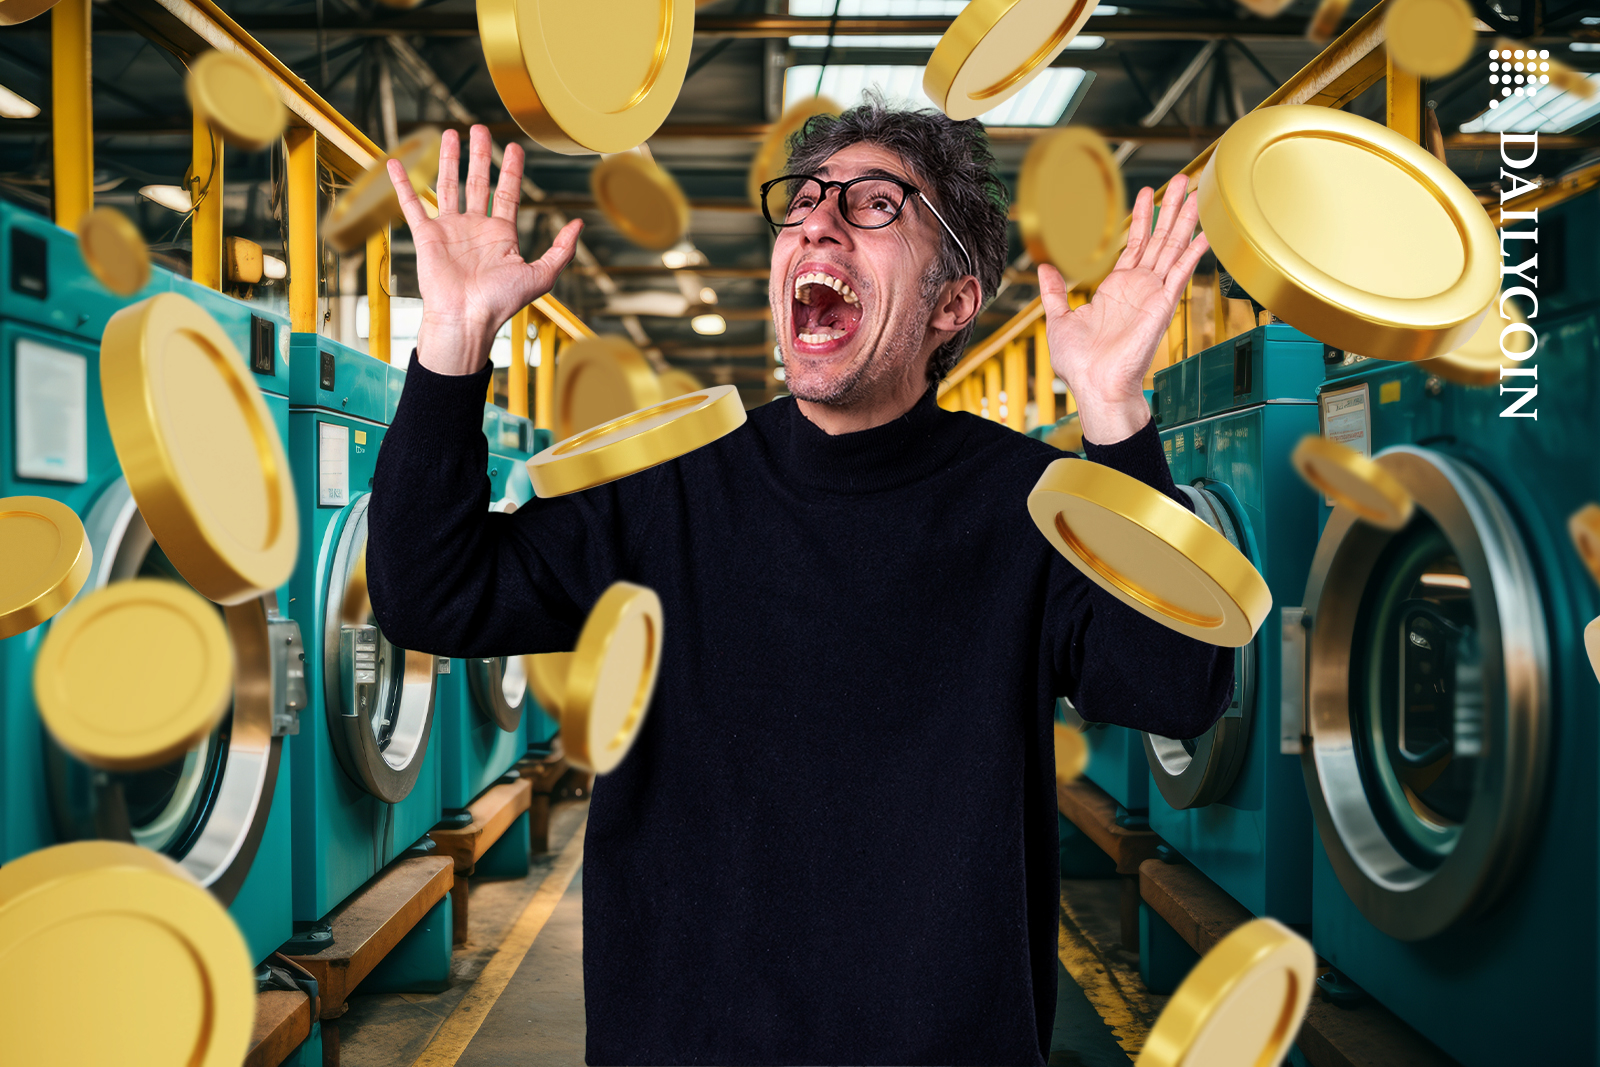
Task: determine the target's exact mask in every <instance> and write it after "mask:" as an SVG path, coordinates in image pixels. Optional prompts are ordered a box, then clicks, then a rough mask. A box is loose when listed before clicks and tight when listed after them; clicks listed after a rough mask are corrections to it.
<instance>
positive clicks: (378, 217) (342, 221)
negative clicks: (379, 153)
mask: <svg viewBox="0 0 1600 1067" xmlns="http://www.w3.org/2000/svg"><path fill="white" fill-rule="evenodd" d="M441 136H442V135H441V134H440V132H439V130H438V129H437V128H435V127H433V126H426V127H424V128H422V129H420V130H418V131H416V132H415V133H413V134H412V135H411V136H410V137H407V138H406V139H405V140H404V141H402V142H400V145H399V147H397V148H396V149H395V150H394V151H393V152H392V153H391V154H390V155H389V156H387V157H385V158H384V159H380V160H379V161H378V162H376V163H374V164H373V165H372V166H370V167H368V168H367V169H366V170H364V171H362V172H361V176H360V177H359V178H357V179H356V180H355V181H353V182H351V183H350V188H348V189H346V190H345V191H344V192H342V193H340V194H339V196H338V198H337V199H336V200H334V202H333V205H332V206H331V207H329V208H328V216H327V218H325V219H323V220H322V235H323V237H325V238H326V239H327V241H328V243H329V244H330V245H332V246H333V247H334V248H335V249H336V250H337V251H340V252H353V251H355V250H356V249H357V248H360V247H361V246H362V245H364V244H366V242H367V238H369V237H371V236H372V235H373V234H375V233H377V232H378V231H379V230H381V229H383V228H384V227H385V226H387V225H389V224H390V223H391V222H393V221H394V220H396V219H398V218H400V195H399V194H398V193H396V192H395V190H394V183H393V182H391V181H390V180H389V169H388V167H389V160H390V159H398V160H399V161H400V165H401V166H402V167H404V168H405V169H406V176H407V177H408V178H410V179H411V186H412V188H414V189H423V188H425V187H427V186H430V185H432V184H433V182H434V179H436V178H437V177H438V176H439V142H440V139H441Z"/></svg>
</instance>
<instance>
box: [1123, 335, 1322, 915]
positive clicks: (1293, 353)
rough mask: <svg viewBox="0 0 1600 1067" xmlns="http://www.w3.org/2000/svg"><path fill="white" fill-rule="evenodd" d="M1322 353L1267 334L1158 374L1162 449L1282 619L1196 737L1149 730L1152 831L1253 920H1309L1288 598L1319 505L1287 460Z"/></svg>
mask: <svg viewBox="0 0 1600 1067" xmlns="http://www.w3.org/2000/svg"><path fill="white" fill-rule="evenodd" d="M1322 378H1323V346H1322V344H1321V343H1320V342H1318V341H1315V340H1313V339H1312V338H1310V337H1308V336H1306V335H1305V334H1303V333H1300V332H1299V331H1298V330H1295V329H1293V328H1291V327H1289V326H1283V325H1271V326H1259V327H1257V328H1255V329H1253V330H1250V331H1248V332H1247V333H1244V334H1240V335H1239V336H1238V337H1235V338H1232V339H1230V340H1227V341H1224V342H1223V343H1221V344H1219V345H1214V346H1213V347H1211V348H1209V349H1206V350H1205V351H1204V352H1201V353H1199V354H1198V355H1196V356H1194V357H1191V358H1190V359H1187V360H1184V361H1183V363H1180V364H1174V365H1173V366H1171V367H1168V368H1165V369H1164V370H1163V371H1162V372H1158V381H1157V386H1156V391H1157V395H1158V396H1159V397H1163V398H1170V399H1171V401H1172V402H1171V403H1170V404H1165V405H1164V406H1163V407H1162V408H1161V409H1159V410H1161V411H1162V412H1163V413H1164V416H1163V419H1162V421H1163V422H1165V421H1166V419H1168V418H1171V419H1174V420H1182V421H1174V422H1173V423H1172V424H1170V425H1165V426H1163V428H1162V429H1161V447H1162V451H1163V452H1164V453H1165V454H1166V456H1167V458H1168V463H1169V465H1170V466H1171V467H1172V476H1173V480H1174V481H1175V482H1177V483H1178V487H1179V489H1180V490H1182V491H1183V492H1184V493H1185V494H1186V495H1187V496H1188V497H1189V502H1190V504H1192V505H1193V507H1194V510H1195V513H1196V514H1197V515H1199V516H1200V517H1201V518H1202V519H1204V520H1205V521H1206V522H1207V523H1209V524H1210V525H1211V526H1212V527H1213V528H1214V529H1216V530H1217V532H1219V533H1221V534H1222V535H1223V536H1224V537H1226V538H1227V539H1228V541H1229V543H1230V544H1232V545H1233V546H1234V547H1235V548H1237V549H1238V550H1239V551H1240V552H1241V553H1243V554H1244V556H1245V557H1246V558H1247V559H1249V560H1250V561H1251V563H1253V564H1254V565H1255V566H1256V568H1257V569H1258V570H1259V571H1260V572H1261V574H1262V576H1263V577H1264V578H1265V579H1266V581H1267V586H1268V588H1270V589H1271V590H1272V598H1273V604H1274V607H1273V612H1272V614H1271V615H1270V616H1268V618H1267V620H1266V621H1265V622H1264V623H1263V624H1262V626H1261V628H1260V631H1259V632H1258V633H1257V634H1256V637H1255V639H1254V640H1252V641H1251V642H1250V643H1249V644H1246V645H1242V646H1240V647H1239V648H1238V649H1236V650H1235V651H1234V679H1235V681H1234V694H1233V700H1232V702H1231V703H1230V704H1229V706H1228V709H1227V711H1226V712H1224V713H1223V716H1222V718H1221V719H1220V720H1219V721H1218V722H1217V724H1216V725H1215V726H1213V727H1212V728H1211V729H1209V730H1207V731H1206V732H1205V733H1204V734H1202V735H1201V736H1200V737H1197V738H1194V739H1192V740H1182V741H1178V740H1172V739H1170V738H1165V737H1158V736H1156V735H1154V734H1141V735H1140V742H1141V749H1142V755H1143V756H1144V757H1145V761H1146V768H1147V772H1148V774H1149V776H1150V782H1151V786H1152V788H1151V789H1150V792H1149V802H1150V807H1149V820H1150V828H1151V829H1152V830H1154V831H1155V832H1156V833H1158V834H1160V835H1161V838H1162V839H1163V840H1164V841H1166V842H1167V843H1168V844H1169V845H1171V846H1172V847H1173V848H1174V849H1176V850H1177V851H1178V852H1179V853H1180V854H1181V855H1182V856H1183V858H1184V859H1186V860H1188V861H1189V862H1190V863H1193V864H1194V865H1195V867H1197V868H1198V869H1199V870H1200V871H1201V872H1202V873H1204V874H1205V875H1206V876H1207V877H1208V878H1210V879H1211V880H1212V881H1214V882H1216V883H1217V885H1218V886H1220V887H1221V888H1222V889H1223V890H1224V891H1226V892H1227V893H1228V894H1229V895H1230V896H1232V897H1233V898H1234V899H1235V900H1237V901H1238V902H1239V903H1240V904H1242V905H1244V906H1245V907H1246V908H1248V909H1249V910H1250V911H1251V912H1252V913H1253V914H1255V915H1270V916H1272V917H1273V918H1275V919H1278V920H1279V921H1281V922H1286V923H1307V922H1310V921H1311V869H1310V864H1311V840H1310V839H1311V811H1310V808H1309V807H1308V805H1307V803H1306V798H1305V788H1304V785H1303V784H1302V779H1301V775H1300V761H1299V759H1298V758H1297V757H1296V756H1295V755H1294V754H1292V753H1291V754H1288V755H1285V754H1284V753H1283V752H1282V750H1281V745H1280V736H1279V735H1280V730H1279V716H1278V704H1277V693H1278V678H1279V653H1280V644H1281V642H1280V639H1279V633H1280V630H1281V624H1280V622H1279V619H1278V614H1279V608H1278V605H1281V604H1286V603H1287V604H1295V603H1298V602H1299V598H1300V594H1301V592H1302V591H1303V590H1304V589H1305V581H1306V573H1307V571H1308V569H1309V568H1310V564H1311V551H1312V549H1313V548H1314V547H1315V545H1316V537H1317V509H1318V503H1317V497H1316V494H1315V493H1314V492H1312V490H1311V489H1310V488H1309V487H1308V486H1307V485H1306V484H1305V483H1304V482H1303V481H1301V480H1300V478H1299V477H1298V476H1297V475H1296V474H1295V472H1294V471H1293V470H1292V469H1291V468H1290V467H1289V465H1288V463H1287V462H1285V457H1286V456H1287V455H1288V454H1289V452H1290V451H1291V450H1292V449H1293V448H1294V446H1295V444H1296V442H1298V441H1299V440H1300V438H1302V437H1304V436H1306V435H1307V434H1314V433H1316V432H1317V388H1318V386H1319V385H1321V383H1322Z"/></svg>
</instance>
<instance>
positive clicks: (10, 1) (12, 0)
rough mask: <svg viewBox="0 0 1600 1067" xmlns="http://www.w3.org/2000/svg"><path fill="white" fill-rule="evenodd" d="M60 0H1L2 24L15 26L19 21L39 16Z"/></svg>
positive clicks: (0, 15) (0, 14) (0, 20)
mask: <svg viewBox="0 0 1600 1067" xmlns="http://www.w3.org/2000/svg"><path fill="white" fill-rule="evenodd" d="M58 2H59V0H0V26H15V25H16V24H17V23H19V22H27V21H28V20H29V19H32V18H38V17H39V16H40V15H42V14H44V13H45V12H46V11H49V10H50V9H51V8H53V7H55V6H56V4H57V3H58Z"/></svg>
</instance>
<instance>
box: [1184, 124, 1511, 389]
mask: <svg viewBox="0 0 1600 1067" xmlns="http://www.w3.org/2000/svg"><path fill="white" fill-rule="evenodd" d="M1200 222H1201V224H1202V226H1203V227H1204V229H1205V233H1206V236H1207V238H1209V240H1210V242H1211V247H1212V248H1213V249H1215V250H1216V253H1217V259H1218V260H1220V261H1221V262H1222V264H1223V266H1225V267H1226V268H1227V269H1228V273H1229V274H1231V275H1233V277H1234V278H1236V279H1237V280H1238V282H1239V284H1240V285H1241V286H1242V287H1243V288H1244V289H1245V290H1246V291H1248V292H1249V293H1250V295H1251V296H1253V297H1255V299H1257V300H1258V301H1260V302H1261V303H1262V304H1264V305H1265V306H1266V307H1268V308H1269V309H1271V311H1272V313H1273V314H1274V315H1276V316H1278V317H1279V318H1281V319H1283V320H1284V321H1285V322H1287V323H1289V324H1290V325H1291V326H1294V327H1296V328H1297V329H1299V330H1301V331H1302V332H1305V333H1309V334H1311V335H1312V336H1313V337H1315V338H1317V339H1318V340H1320V341H1323V342H1324V343H1326V344H1330V345H1332V346H1334V347H1335V348H1341V349H1344V350H1345V351H1347V352H1359V353H1361V354H1362V355H1364V356H1372V357H1376V358H1378V359H1403V360H1419V359H1429V358H1431V357H1433V356H1437V355H1440V354H1441V353H1444V352H1449V351H1450V350H1451V349H1453V348H1456V347H1459V346H1460V344H1461V343H1462V342H1463V341H1465V340H1466V339H1467V338H1468V337H1470V336H1471V335H1472V332H1473V331H1474V330H1476V329H1477V327H1478V316H1479V315H1481V314H1482V313H1483V309H1484V308H1486V307H1488V306H1489V302H1490V301H1491V300H1493V299H1494V298H1495V294H1496V293H1497V292H1498V290H1499V287H1500V270H1499V265H1500V246H1499V242H1498V241H1497V240H1496V236H1495V229H1494V224H1493V223H1491V222H1490V221H1489V216H1488V215H1487V214H1485V213H1484V210H1483V206H1482V205H1481V204H1479V203H1478V201H1477V198H1476V197H1474V196H1473V195H1472V192H1471V190H1469V189H1468V188H1467V187H1466V186H1465V185H1464V184H1462V182H1461V179H1460V178H1458V177H1456V176H1455V175H1454V174H1453V173H1451V171H1450V170H1449V168H1447V167H1446V166H1445V165H1444V164H1443V163H1440V162H1439V161H1438V160H1437V159H1435V158H1434V157H1433V156H1432V155H1431V154H1429V153H1428V151H1427V150H1426V149H1424V148H1423V147H1422V146H1421V145H1419V144H1417V143H1416V142H1414V141H1410V140H1407V139H1406V138H1405V137H1402V136H1401V135H1400V134H1398V133H1396V132H1394V131H1393V130H1390V129H1386V128H1385V127H1383V126H1380V125H1378V124H1377V123H1375V122H1371V121H1369V120H1367V119H1364V118H1361V117H1359V116H1357V115H1352V114H1349V113H1347V112H1344V111H1340V110H1338V109H1336V108H1329V107H1312V106H1309V105H1281V106H1279V107H1269V108H1262V109H1261V110H1259V111H1252V112H1250V113H1249V114H1248V115H1245V116H1244V117H1243V118H1241V119H1240V120H1239V121H1238V122H1235V123H1234V124H1233V125H1232V126H1231V127H1229V129H1228V132H1227V133H1225V134H1223V135H1222V139H1221V140H1220V141H1218V142H1217V148H1216V151H1215V152H1214V153H1213V154H1212V156H1211V159H1210V160H1209V161H1208V162H1207V163H1206V167H1205V170H1204V171H1202V172H1201V174H1200Z"/></svg>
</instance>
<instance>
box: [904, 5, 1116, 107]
mask: <svg viewBox="0 0 1600 1067" xmlns="http://www.w3.org/2000/svg"><path fill="white" fill-rule="evenodd" d="M1095 3H1096V0H972V3H970V4H968V5H967V6H966V7H965V8H963V9H962V11H961V14H959V15H957V16H956V18H955V21H954V22H952V23H950V28H949V29H948V30H945V31H944V36H943V37H940V38H939V43H938V44H937V45H936V46H935V47H934V49H933V55H931V56H929V57H928V66H927V67H926V69H924V70H923V73H922V91H923V92H925V93H927V94H928V99H930V100H932V101H933V102H934V104H935V106H937V107H938V108H939V109H940V110H941V111H943V112H944V113H945V114H946V115H949V116H950V117H951V118H953V119H972V118H977V117H978V116H979V115H981V114H983V113H984V112H986V111H992V110H993V109H994V108H996V107H999V106H1000V105H1001V104H1002V103H1004V102H1005V101H1007V100H1009V99H1011V98H1012V97H1013V96H1015V95H1016V94H1017V93H1019V92H1021V91H1022V88H1023V86H1025V85H1027V84H1028V83H1029V82H1030V81H1032V80H1033V79H1034V78H1035V77H1036V76H1037V75H1038V74H1039V72H1040V71H1042V70H1044V69H1045V68H1046V67H1048V66H1049V65H1050V61H1051V60H1052V59H1054V58H1055V57H1056V56H1058V55H1060V54H1061V51H1062V49H1064V48H1066V47H1067V45H1068V43H1070V42H1071V41H1072V39H1073V38H1074V37H1076V36H1078V31H1079V30H1081V29H1082V28H1083V24H1084V23H1085V22H1088V21H1089V16H1090V15H1091V14H1093V13H1094V9H1095Z"/></svg>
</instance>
